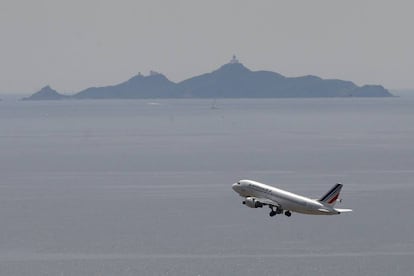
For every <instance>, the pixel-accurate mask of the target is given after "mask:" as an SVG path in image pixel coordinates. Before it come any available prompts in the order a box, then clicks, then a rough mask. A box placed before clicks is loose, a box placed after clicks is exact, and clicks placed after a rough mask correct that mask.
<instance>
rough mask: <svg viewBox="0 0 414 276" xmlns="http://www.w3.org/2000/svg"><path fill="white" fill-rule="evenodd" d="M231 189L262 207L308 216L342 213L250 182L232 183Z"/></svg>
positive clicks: (305, 198) (301, 197) (322, 204)
mask: <svg viewBox="0 0 414 276" xmlns="http://www.w3.org/2000/svg"><path fill="white" fill-rule="evenodd" d="M232 188H233V190H234V191H235V192H236V193H238V194H239V195H240V196H242V197H244V198H246V199H248V198H253V199H258V201H260V202H264V204H263V205H269V206H275V207H279V208H281V210H287V211H292V212H296V213H302V214H310V215H337V214H340V213H341V211H342V210H341V209H335V208H334V207H333V206H330V205H328V204H324V203H323V202H320V201H318V200H315V199H311V198H308V197H304V196H301V195H298V194H294V193H291V192H288V191H285V190H282V189H278V188H276V187H273V186H269V185H266V184H263V183H260V182H256V181H252V180H240V181H239V182H237V183H234V184H233V185H232ZM266 200H268V201H269V202H274V203H275V204H272V203H267V201H266ZM249 207H251V206H249ZM260 207H261V206H260ZM253 208H255V207H253ZM343 211H348V209H347V210H345V209H343Z"/></svg>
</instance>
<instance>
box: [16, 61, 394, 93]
mask: <svg viewBox="0 0 414 276" xmlns="http://www.w3.org/2000/svg"><path fill="white" fill-rule="evenodd" d="M392 96H393V95H392V94H391V93H390V92H389V91H388V90H387V89H385V88H384V87H383V86H381V85H363V86H357V85H355V84H354V83H353V82H352V81H345V80H339V79H322V78H320V77H318V76H312V75H307V76H300V77H285V76H283V75H281V74H279V73H276V72H272V71H263V70H262V71H252V70H250V69H249V68H247V67H245V66H244V65H243V64H242V63H240V62H238V60H237V59H236V58H235V57H233V59H232V60H231V61H230V62H229V63H227V64H224V65H222V66H220V67H219V68H218V69H216V70H214V71H212V72H210V73H204V74H201V75H198V76H194V77H191V78H188V79H186V80H183V81H181V82H178V83H175V82H173V81H171V80H169V79H168V78H167V77H166V76H165V75H163V74H160V73H157V72H153V71H151V73H150V75H149V76H143V75H142V74H138V75H135V76H133V77H131V78H130V79H128V80H127V81H125V82H122V83H119V84H115V85H110V86H103V87H89V88H86V89H84V90H82V91H79V92H77V93H75V94H73V95H71V96H66V95H62V94H59V93H58V92H57V91H55V90H53V89H51V88H50V87H49V86H46V87H44V88H42V89H41V90H40V91H38V92H36V93H34V94H33V95H32V96H30V97H27V98H24V100H61V99H147V98H298V97H301V98H303V97H304V98H312V97H392Z"/></svg>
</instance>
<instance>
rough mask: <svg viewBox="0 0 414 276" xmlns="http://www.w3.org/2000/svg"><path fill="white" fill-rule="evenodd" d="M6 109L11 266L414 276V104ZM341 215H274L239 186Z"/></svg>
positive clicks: (3, 215) (3, 234)
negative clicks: (291, 196)
mask: <svg viewBox="0 0 414 276" xmlns="http://www.w3.org/2000/svg"><path fill="white" fill-rule="evenodd" d="M212 105H213V102H212V101H210V100H131V101H121V100H119V101H118V100H101V101H93V100H84V101H50V102H21V101H14V100H11V99H6V100H4V101H2V102H0V176H1V181H0V223H1V224H0V275H8V276H12V275H19V276H24V275H77V276H78V275H180V276H181V275H329V276H334V275H413V273H414V263H413V260H414V232H413V229H414V220H413V207H414V203H413V198H414V144H413V143H414V97H409V96H408V97H405V96H404V97H400V98H384V99H368V98H367V99H356V98H350V99H275V100H218V101H217V102H216V103H215V107H216V108H215V109H213V108H212ZM244 178H247V179H254V180H257V181H261V182H264V183H267V184H271V185H275V186H277V187H280V188H282V189H287V190H290V191H292V192H296V193H300V194H303V195H306V196H310V197H316V198H317V197H319V196H321V195H322V194H323V193H325V192H326V191H327V190H328V189H329V188H330V187H331V186H332V185H334V184H335V183H336V182H342V183H343V184H344V188H343V192H342V198H343V202H342V203H340V204H339V206H340V207H342V208H352V209H354V212H353V213H348V214H342V215H339V216H329V217H328V216H306V215H300V214H295V213H294V214H293V215H292V217H290V218H287V217H285V216H276V217H274V218H270V217H269V215H268V213H269V210H268V209H267V208H264V209H250V208H247V207H245V206H243V205H242V204H241V201H242V199H241V198H240V197H239V196H238V195H236V194H235V193H234V192H233V191H232V189H231V184H232V183H234V182H236V181H237V180H239V179H244Z"/></svg>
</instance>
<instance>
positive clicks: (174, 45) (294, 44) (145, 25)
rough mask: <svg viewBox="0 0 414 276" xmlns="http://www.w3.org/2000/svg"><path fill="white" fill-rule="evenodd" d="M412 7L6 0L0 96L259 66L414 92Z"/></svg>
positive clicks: (326, 0) (214, 0)
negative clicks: (231, 65) (232, 65)
mask: <svg viewBox="0 0 414 276" xmlns="http://www.w3.org/2000/svg"><path fill="white" fill-rule="evenodd" d="M413 12H414V2H412V1H408V0H407V1H403V0H394V1H383V0H377V1H371V0H358V1H357V0H347V1H335V0H303V1H295V0H289V1H278V0H269V1H264V0H256V1H253V0H251V1H243V0H235V1H228V0H209V1H197V0H191V1H190V0H175V1H173V0H171V1H160V0H150V1H141V0H117V1H112V0H111V1H108V0H70V1H69V0H67V1H59V0H36V1H31V0H30V1H29V0H27V1H24V0H23V1H19V0H2V1H1V2H0V37H1V40H0V93H2V94H7V93H26V94H28V93H32V92H35V91H37V90H38V89H40V88H41V87H42V86H44V85H46V84H50V85H51V86H52V87H53V88H55V89H57V90H58V91H60V92H64V93H73V92H77V91H79V90H81V89H84V88H87V87H90V86H103V85H109V84H115V83H119V82H122V81H125V80H126V79H128V78H130V77H132V76H133V75H135V74H137V73H138V72H142V73H144V74H147V72H148V71H149V70H151V69H153V70H156V71H159V72H161V73H164V74H165V75H166V76H167V77H168V78H169V79H171V80H173V81H181V80H184V79H186V78H189V77H192V76H194V75H198V74H200V73H206V72H211V71H212V70H215V69H216V68H217V67H219V66H220V65H222V64H224V63H227V62H228V61H229V60H230V58H231V56H232V55H233V54H236V55H237V57H238V58H239V60H240V61H241V62H242V63H243V64H244V65H245V66H246V67H248V68H250V69H252V70H271V71H275V72H278V73H281V74H283V75H285V76H300V75H307V74H312V75H317V76H320V77H323V78H339V79H344V80H351V81H354V82H355V83H356V84H358V85H362V84H382V85H384V86H385V87H386V88H389V89H399V88H414V76H413V72H414V53H413V50H414V35H413V27H414V15H413Z"/></svg>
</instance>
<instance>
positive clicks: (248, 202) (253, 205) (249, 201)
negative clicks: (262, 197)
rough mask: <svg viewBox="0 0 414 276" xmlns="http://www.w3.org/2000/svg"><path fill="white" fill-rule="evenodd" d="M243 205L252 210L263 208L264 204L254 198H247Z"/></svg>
mask: <svg viewBox="0 0 414 276" xmlns="http://www.w3.org/2000/svg"><path fill="white" fill-rule="evenodd" d="M243 204H244V205H246V206H247V207H250V208H262V207H263V204H262V203H261V202H259V201H257V199H256V198H254V197H246V200H245V201H243Z"/></svg>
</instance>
